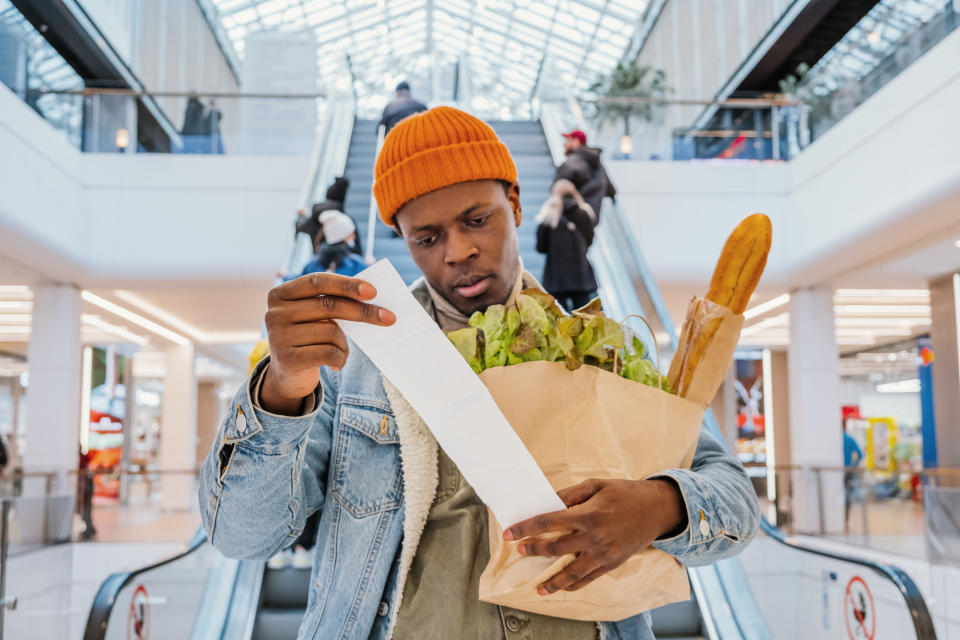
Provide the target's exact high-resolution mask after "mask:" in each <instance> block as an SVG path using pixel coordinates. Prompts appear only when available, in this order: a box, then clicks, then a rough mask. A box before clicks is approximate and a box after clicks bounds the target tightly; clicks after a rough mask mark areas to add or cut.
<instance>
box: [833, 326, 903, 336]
mask: <svg viewBox="0 0 960 640" xmlns="http://www.w3.org/2000/svg"><path fill="white" fill-rule="evenodd" d="M910 333H911V332H910V329H906V328H877V329H872V328H865V327H838V328H837V330H836V335H838V336H861V335H862V336H909V335H910Z"/></svg>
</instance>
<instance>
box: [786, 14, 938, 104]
mask: <svg viewBox="0 0 960 640" xmlns="http://www.w3.org/2000/svg"><path fill="white" fill-rule="evenodd" d="M949 1H950V0H880V2H879V3H877V5H876V6H875V7H873V9H871V10H870V12H869V13H868V14H867V15H866V16H864V17H863V19H861V20H860V22H858V23H857V24H856V25H855V26H854V27H853V28H852V29H851V30H850V31H849V32H847V34H846V35H845V36H844V37H843V38H842V39H841V40H840V42H838V43H837V44H836V45H834V47H833V48H832V49H831V50H830V51H828V52H827V53H826V55H824V56H823V58H821V59H820V60H819V61H818V62H817V64H815V65H814V66H813V68H812V69H810V71H809V72H808V73H807V76H806V79H805V81H804V85H805V88H806V90H807V91H808V92H811V93H814V94H816V95H826V94H828V93H831V92H833V91H836V90H837V89H840V88H843V87H844V86H846V85H849V84H850V83H851V82H858V81H860V80H861V79H863V78H864V77H865V76H867V74H869V73H870V72H871V71H873V70H874V69H876V68H877V67H878V66H879V65H880V64H881V63H882V62H883V61H884V60H886V59H887V58H888V57H889V56H890V55H891V54H894V53H896V51H897V50H898V49H899V48H900V47H902V46H903V44H904V42H905V41H906V40H907V38H908V37H909V36H910V35H911V34H912V33H914V32H916V31H917V29H918V28H920V27H921V26H922V25H924V24H925V23H927V22H929V21H930V20H931V19H932V18H934V17H935V16H937V15H938V14H939V13H941V12H942V11H944V8H945V7H946V5H947V4H948V3H949Z"/></svg>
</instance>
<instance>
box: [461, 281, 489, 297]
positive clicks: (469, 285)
mask: <svg viewBox="0 0 960 640" xmlns="http://www.w3.org/2000/svg"><path fill="white" fill-rule="evenodd" d="M453 288H454V290H455V291H456V292H457V293H459V294H460V295H461V296H463V297H464V298H476V297H477V296H479V295H481V294H483V293H484V292H486V290H487V289H489V288H490V278H489V276H484V277H481V278H479V279H474V278H471V279H469V280H467V281H466V282H465V283H463V284H457V285H454V287H453Z"/></svg>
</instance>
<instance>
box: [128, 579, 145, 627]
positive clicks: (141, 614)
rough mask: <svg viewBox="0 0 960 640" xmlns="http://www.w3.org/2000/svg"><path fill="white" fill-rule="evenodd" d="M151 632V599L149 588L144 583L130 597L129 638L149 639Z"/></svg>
mask: <svg viewBox="0 0 960 640" xmlns="http://www.w3.org/2000/svg"><path fill="white" fill-rule="evenodd" d="M149 633H150V599H149V597H147V588H146V587H145V586H143V585H142V584H141V585H139V586H138V587H137V589H136V591H134V592H133V597H132V598H131V599H130V613H129V614H128V615H127V640H147V636H148V635H149Z"/></svg>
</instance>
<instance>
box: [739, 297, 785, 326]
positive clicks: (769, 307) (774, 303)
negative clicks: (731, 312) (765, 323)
mask: <svg viewBox="0 0 960 640" xmlns="http://www.w3.org/2000/svg"><path fill="white" fill-rule="evenodd" d="M788 302H790V294H789V293H784V294H782V295H779V296H777V297H776V298H771V299H770V300H767V301H766V302H761V303H760V304H758V305H757V306H755V307H751V308H750V309H747V310H746V311H744V312H743V317H744V318H746V319H747V320H749V319H751V318H756V317H757V316H762V315H763V314H765V313H767V312H768V311H773V310H774V309H777V308H779V307H782V306H783V305H785V304H787V303H788Z"/></svg>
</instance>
